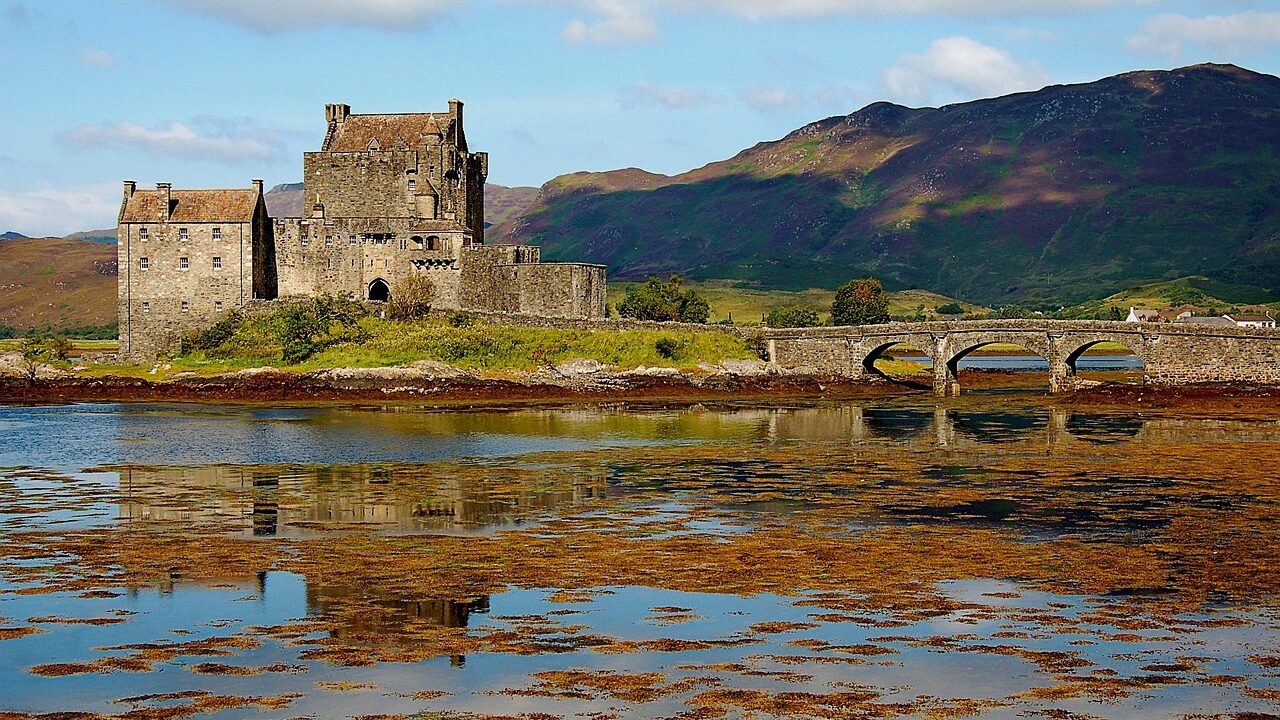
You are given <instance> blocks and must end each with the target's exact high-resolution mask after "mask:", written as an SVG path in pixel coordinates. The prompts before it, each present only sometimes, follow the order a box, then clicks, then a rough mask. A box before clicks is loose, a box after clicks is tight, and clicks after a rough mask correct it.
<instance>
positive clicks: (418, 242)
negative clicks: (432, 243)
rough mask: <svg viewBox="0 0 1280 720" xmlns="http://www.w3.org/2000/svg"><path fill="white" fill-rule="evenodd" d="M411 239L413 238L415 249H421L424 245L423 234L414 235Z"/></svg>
mask: <svg viewBox="0 0 1280 720" xmlns="http://www.w3.org/2000/svg"><path fill="white" fill-rule="evenodd" d="M411 239H412V240H413V249H414V250H421V249H422V247H423V245H422V236H421V235H414V236H413V237H412V238H411Z"/></svg>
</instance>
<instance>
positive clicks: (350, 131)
mask: <svg viewBox="0 0 1280 720" xmlns="http://www.w3.org/2000/svg"><path fill="white" fill-rule="evenodd" d="M451 122H452V120H451V118H450V116H449V114H448V113H405V114H398V115H348V116H347V118H346V120H344V121H342V122H340V123H335V124H334V128H333V132H332V133H330V135H329V136H328V137H326V138H325V144H324V148H323V150H324V151H327V152H367V151H368V150H369V149H370V147H371V145H373V144H374V143H376V145H377V147H378V148H381V149H384V150H396V149H401V148H405V149H408V148H416V147H418V146H419V145H421V143H422V136H423V135H424V134H427V133H439V134H442V135H443V134H446V131H445V130H442V129H441V128H448V127H449V126H450V123H451Z"/></svg>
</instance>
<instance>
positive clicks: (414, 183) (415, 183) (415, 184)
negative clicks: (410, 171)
mask: <svg viewBox="0 0 1280 720" xmlns="http://www.w3.org/2000/svg"><path fill="white" fill-rule="evenodd" d="M417 189H418V181H417V180H414V179H413V178H409V192H414V191H415V190H417Z"/></svg>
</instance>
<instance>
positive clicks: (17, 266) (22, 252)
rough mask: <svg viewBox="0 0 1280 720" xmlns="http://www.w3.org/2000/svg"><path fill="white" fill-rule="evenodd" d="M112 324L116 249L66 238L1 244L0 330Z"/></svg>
mask: <svg viewBox="0 0 1280 720" xmlns="http://www.w3.org/2000/svg"><path fill="white" fill-rule="evenodd" d="M115 321H116V249H115V247H114V246H111V245H105V244H102V243H95V242H89V241H85V240H72V239H67V238H24V239H21V240H19V241H16V242H5V243H0V325H8V326H10V327H15V328H23V329H25V328H32V327H35V328H44V329H50V330H62V329H67V328H82V327H89V326H101V325H111V324H113V323H115Z"/></svg>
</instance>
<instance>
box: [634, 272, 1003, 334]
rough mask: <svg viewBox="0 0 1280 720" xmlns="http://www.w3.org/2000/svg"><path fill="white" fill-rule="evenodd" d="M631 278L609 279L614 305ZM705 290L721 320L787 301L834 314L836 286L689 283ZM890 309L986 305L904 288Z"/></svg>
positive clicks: (755, 314) (977, 309)
mask: <svg viewBox="0 0 1280 720" xmlns="http://www.w3.org/2000/svg"><path fill="white" fill-rule="evenodd" d="M633 284H634V283H631V282H611V283H609V303H610V304H611V305H613V306H614V307H617V306H618V303H620V302H622V299H623V298H624V297H626V296H627V288H628V287H630V286H631V285H633ZM686 284H687V286H688V287H692V288H696V289H697V290H698V291H699V292H701V293H703V294H704V295H705V296H706V298H707V302H708V303H710V304H711V322H719V321H721V320H725V319H728V318H730V317H731V318H732V319H733V322H734V324H735V325H759V324H760V320H761V318H762V317H763V316H764V315H765V314H766V313H768V312H769V310H771V309H773V308H776V307H784V306H787V305H805V306H807V307H811V308H813V309H814V310H817V311H818V315H819V316H820V317H821V318H822V319H823V321H826V320H828V319H830V317H831V301H832V300H834V299H835V296H836V292H835V290H826V289H822V288H810V289H808V290H798V291H793V290H761V289H758V288H753V287H749V286H745V285H742V284H740V283H736V282H733V281H723V280H721V281H717V280H710V281H707V282H690V283H686ZM888 296H889V313H890V314H891V315H894V316H910V315H914V314H915V313H916V311H917V309H918V308H919V307H920V306H922V305H923V306H924V310H925V314H926V316H927V317H928V318H929V319H934V320H936V319H945V318H946V317H947V316H943V315H939V314H938V313H937V312H935V311H934V310H935V308H937V307H938V306H939V305H946V304H947V303H952V302H956V303H959V304H960V307H961V308H962V309H963V310H964V311H965V313H984V312H988V311H989V310H990V308H985V307H982V306H980V305H974V304H972V303H965V302H960V301H958V300H955V299H953V298H949V297H946V296H944V295H939V294H937V293H933V292H929V291H928V290H901V291H898V292H891V293H888Z"/></svg>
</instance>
